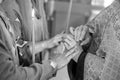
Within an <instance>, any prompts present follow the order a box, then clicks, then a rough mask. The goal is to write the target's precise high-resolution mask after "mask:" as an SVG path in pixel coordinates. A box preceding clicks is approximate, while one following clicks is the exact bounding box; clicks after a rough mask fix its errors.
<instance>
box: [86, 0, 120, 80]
mask: <svg viewBox="0 0 120 80" xmlns="http://www.w3.org/2000/svg"><path fill="white" fill-rule="evenodd" d="M87 26H88V27H90V28H91V29H92V30H93V31H94V33H93V40H92V44H91V47H90V49H89V53H88V54H87V56H86V59H85V65H84V66H85V68H84V80H120V2H119V0H115V1H114V2H113V3H112V4H111V5H110V6H109V7H107V8H105V9H104V10H103V11H102V12H101V13H100V14H99V15H98V16H96V18H94V19H93V20H92V21H90V22H88V24H87Z"/></svg>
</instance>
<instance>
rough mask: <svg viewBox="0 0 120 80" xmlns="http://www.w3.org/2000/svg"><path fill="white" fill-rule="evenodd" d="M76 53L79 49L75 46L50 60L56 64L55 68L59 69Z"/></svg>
mask: <svg viewBox="0 0 120 80" xmlns="http://www.w3.org/2000/svg"><path fill="white" fill-rule="evenodd" d="M78 53H79V50H78V49H77V48H76V47H74V48H72V49H71V50H69V51H67V52H64V53H63V54H61V55H59V56H58V57H57V58H54V59H52V61H53V62H55V63H56V64H57V69H61V68H63V67H64V66H65V65H67V64H68V62H69V61H70V60H71V59H72V58H73V57H74V56H75V55H77V54H78Z"/></svg>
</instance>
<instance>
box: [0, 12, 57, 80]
mask: <svg viewBox="0 0 120 80" xmlns="http://www.w3.org/2000/svg"><path fill="white" fill-rule="evenodd" d="M10 26H11V25H10V22H9V20H8V19H7V17H6V16H5V15H4V14H3V13H2V12H0V80H48V79H49V78H51V77H52V76H53V74H54V73H55V70H54V69H53V68H52V67H51V66H50V64H49V61H45V62H43V64H42V65H41V64H38V63H34V64H32V65H30V66H29V67H22V66H20V65H19V58H18V56H17V55H18V54H17V53H13V52H12V50H11V49H12V48H11V45H10V44H12V45H14V44H13V43H14V42H13V41H12V38H11V37H12V36H10V33H9V31H8V29H9V28H8V27H10Z"/></svg>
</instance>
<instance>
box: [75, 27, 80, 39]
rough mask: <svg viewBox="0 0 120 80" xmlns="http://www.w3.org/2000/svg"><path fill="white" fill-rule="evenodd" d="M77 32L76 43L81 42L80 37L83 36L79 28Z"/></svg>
mask: <svg viewBox="0 0 120 80" xmlns="http://www.w3.org/2000/svg"><path fill="white" fill-rule="evenodd" d="M76 31H77V34H76V41H79V37H80V35H81V28H80V27H79V28H78V29H77V30H76Z"/></svg>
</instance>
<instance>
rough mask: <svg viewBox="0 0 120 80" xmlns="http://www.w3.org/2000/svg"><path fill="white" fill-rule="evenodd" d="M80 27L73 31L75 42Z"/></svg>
mask: <svg viewBox="0 0 120 80" xmlns="http://www.w3.org/2000/svg"><path fill="white" fill-rule="evenodd" d="M80 28H81V27H77V28H76V29H75V40H76V41H77V37H78V32H79V31H78V30H79V29H80Z"/></svg>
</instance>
